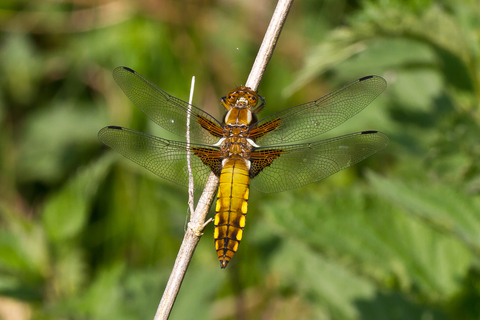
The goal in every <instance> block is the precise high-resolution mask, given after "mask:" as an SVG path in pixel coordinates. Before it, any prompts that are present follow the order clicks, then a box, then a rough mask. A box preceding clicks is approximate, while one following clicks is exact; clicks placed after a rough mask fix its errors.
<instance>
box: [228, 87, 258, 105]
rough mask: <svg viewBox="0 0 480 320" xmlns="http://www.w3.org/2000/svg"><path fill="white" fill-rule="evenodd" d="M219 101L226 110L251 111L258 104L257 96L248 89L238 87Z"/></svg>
mask: <svg viewBox="0 0 480 320" xmlns="http://www.w3.org/2000/svg"><path fill="white" fill-rule="evenodd" d="M221 101H222V104H223V106H224V107H225V108H226V109H227V110H230V109H232V108H240V109H245V108H248V109H250V110H252V109H253V108H255V106H256V105H257V104H258V95H257V93H256V92H255V91H253V90H252V89H250V88H249V87H245V86H240V87H238V88H236V89H233V90H232V91H230V92H229V93H228V94H227V95H226V96H225V97H223V98H222V100H221Z"/></svg>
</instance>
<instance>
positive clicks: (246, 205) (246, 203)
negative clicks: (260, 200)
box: [242, 201, 248, 214]
mask: <svg viewBox="0 0 480 320" xmlns="http://www.w3.org/2000/svg"><path fill="white" fill-rule="evenodd" d="M247 211H248V202H247V201H243V203H242V213H243V214H246V213H247Z"/></svg>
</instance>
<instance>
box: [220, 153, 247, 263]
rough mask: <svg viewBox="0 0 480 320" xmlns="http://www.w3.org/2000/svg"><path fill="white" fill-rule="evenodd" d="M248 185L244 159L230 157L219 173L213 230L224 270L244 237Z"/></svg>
mask: <svg viewBox="0 0 480 320" xmlns="http://www.w3.org/2000/svg"><path fill="white" fill-rule="evenodd" d="M249 185H250V177H249V174H248V167H247V165H246V163H245V160H243V159H242V158H240V157H235V156H234V157H232V158H229V159H227V160H226V161H225V164H224V166H223V168H222V172H221V174H220V185H219V187H218V194H217V204H216V206H215V211H216V214H215V223H214V224H215V230H214V233H213V238H214V239H215V249H216V250H217V255H218V260H220V264H221V267H222V269H223V268H225V267H226V266H227V264H228V262H229V261H230V259H231V258H232V257H233V255H234V254H235V252H236V251H237V249H238V245H239V244H240V241H241V240H242V236H243V228H244V227H245V218H246V215H247V207H248V194H249Z"/></svg>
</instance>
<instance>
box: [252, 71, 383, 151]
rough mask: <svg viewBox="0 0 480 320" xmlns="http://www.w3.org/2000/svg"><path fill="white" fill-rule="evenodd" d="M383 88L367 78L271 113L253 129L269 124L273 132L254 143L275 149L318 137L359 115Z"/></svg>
mask: <svg viewBox="0 0 480 320" xmlns="http://www.w3.org/2000/svg"><path fill="white" fill-rule="evenodd" d="M386 86H387V83H386V81H385V80H384V79H383V78H381V77H378V76H368V77H364V78H361V79H358V80H356V81H354V82H352V83H350V84H348V85H346V86H344V87H343V88H341V89H338V90H337V91H334V92H332V93H330V94H328V95H326V96H324V97H322V98H320V99H318V100H315V101H312V102H308V103H305V104H301V105H299V106H296V107H293V108H289V109H286V110H284V111H280V112H277V113H274V114H273V115H271V116H268V117H266V118H264V119H262V120H260V121H259V122H258V123H257V124H255V125H254V127H256V128H260V129H261V128H262V126H265V127H266V128H267V127H271V124H275V125H276V128H275V129H274V130H273V131H271V132H269V133H268V134H265V135H263V136H260V137H258V138H257V140H256V143H257V144H259V145H264V146H268V145H278V144H285V143H290V142H293V141H299V140H305V139H309V138H312V137H315V136H317V135H320V134H322V133H324V132H326V131H328V130H330V129H333V128H335V127H337V126H338V125H340V124H342V123H343V122H345V121H346V120H348V119H349V118H351V117H353V116H354V115H356V114H357V113H359V112H360V111H362V110H363V109H364V108H365V107H366V106H367V105H369V104H370V103H371V102H372V101H373V100H375V98H376V97H377V96H378V95H379V94H380V93H382V92H383V90H385V88H386ZM267 129H268V128H267ZM253 130H255V129H253ZM257 130H258V129H257ZM260 131H262V130H260ZM263 131H265V130H263ZM267 132H268V131H267Z"/></svg>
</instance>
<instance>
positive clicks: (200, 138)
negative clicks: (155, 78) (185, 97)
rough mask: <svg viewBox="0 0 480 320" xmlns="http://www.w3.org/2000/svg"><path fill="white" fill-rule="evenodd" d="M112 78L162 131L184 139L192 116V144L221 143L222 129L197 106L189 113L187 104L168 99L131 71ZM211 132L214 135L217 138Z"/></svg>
mask: <svg viewBox="0 0 480 320" xmlns="http://www.w3.org/2000/svg"><path fill="white" fill-rule="evenodd" d="M113 78H114V79H115V81H116V82H117V83H118V85H119V86H120V88H122V90H123V92H125V94H126V95H127V97H128V98H129V99H130V100H131V101H132V102H133V103H134V104H135V105H136V106H137V107H138V108H139V109H140V110H142V111H143V112H144V113H145V114H146V115H147V116H148V117H149V118H150V119H151V120H152V121H153V122H155V123H156V124H158V125H159V126H161V127H162V128H164V129H166V130H168V131H170V132H172V133H175V134H177V135H179V136H182V137H185V136H186V132H187V121H188V120H187V116H188V115H190V126H189V127H190V139H191V140H192V141H197V142H200V143H205V144H213V143H215V142H217V141H218V139H219V137H218V136H219V134H220V133H221V125H220V123H219V122H218V121H217V120H216V119H215V118H214V117H212V116H211V115H209V114H208V113H206V112H205V111H202V110H201V109H198V108H196V107H194V106H190V110H189V104H188V102H185V101H182V100H180V99H178V98H175V97H173V96H171V95H169V94H168V93H166V92H165V91H163V90H162V89H160V88H159V87H157V86H156V85H154V84H153V83H151V82H150V81H148V80H147V79H145V78H144V77H143V76H142V75H140V74H139V73H137V72H135V71H134V70H132V69H130V68H127V67H118V68H115V70H113ZM202 125H203V126H202ZM207 128H209V130H210V131H209V130H207ZM210 132H215V134H213V133H210Z"/></svg>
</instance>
